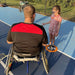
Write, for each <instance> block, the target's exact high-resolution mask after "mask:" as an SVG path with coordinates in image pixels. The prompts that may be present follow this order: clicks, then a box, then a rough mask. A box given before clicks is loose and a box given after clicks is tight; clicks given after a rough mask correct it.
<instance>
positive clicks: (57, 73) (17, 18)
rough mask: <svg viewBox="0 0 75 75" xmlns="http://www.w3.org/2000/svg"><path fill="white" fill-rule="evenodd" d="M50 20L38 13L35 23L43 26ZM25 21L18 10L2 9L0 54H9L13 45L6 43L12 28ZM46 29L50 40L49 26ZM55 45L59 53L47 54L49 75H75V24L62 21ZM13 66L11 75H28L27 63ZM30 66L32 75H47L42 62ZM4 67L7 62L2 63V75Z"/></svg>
mask: <svg viewBox="0 0 75 75" xmlns="http://www.w3.org/2000/svg"><path fill="white" fill-rule="evenodd" d="M49 20H50V17H47V16H43V15H40V14H37V13H36V18H35V23H37V24H40V25H42V23H44V22H47V21H49ZM23 21H24V15H23V12H19V10H18V9H16V8H10V7H5V8H2V7H1V8H0V54H1V53H4V54H7V53H8V51H9V48H10V47H11V45H8V44H7V43H6V37H7V34H8V30H9V28H10V26H11V25H12V24H14V23H17V22H23ZM44 28H45V30H46V32H47V35H48V38H49V33H48V28H49V25H45V26H44ZM55 45H56V46H57V47H58V49H59V50H58V51H57V52H55V53H49V52H46V54H47V58H48V62H49V67H50V72H49V74H48V75H75V22H70V21H67V20H63V21H62V24H61V28H60V32H59V36H58V37H56V41H55ZM0 59H1V58H0ZM13 65H14V66H13ZM13 65H12V70H11V75H26V71H27V70H26V63H25V64H23V63H16V62H14V63H13ZM29 65H30V67H29V72H30V75H46V73H45V70H44V67H43V64H42V62H40V64H38V63H37V62H30V63H29ZM4 67H5V60H3V61H1V63H0V75H5V74H4Z"/></svg>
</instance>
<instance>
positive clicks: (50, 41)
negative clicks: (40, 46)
mask: <svg viewBox="0 0 75 75" xmlns="http://www.w3.org/2000/svg"><path fill="white" fill-rule="evenodd" d="M51 43H52V34H50V43H49V44H50V45H51Z"/></svg>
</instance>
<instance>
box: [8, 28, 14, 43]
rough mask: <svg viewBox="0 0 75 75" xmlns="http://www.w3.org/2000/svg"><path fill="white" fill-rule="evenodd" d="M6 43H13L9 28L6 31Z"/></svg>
mask: <svg viewBox="0 0 75 75" xmlns="http://www.w3.org/2000/svg"><path fill="white" fill-rule="evenodd" d="M7 43H8V44H13V41H12V36H11V29H10V30H9V32H8V36H7Z"/></svg>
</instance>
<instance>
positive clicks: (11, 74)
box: [0, 61, 14, 75]
mask: <svg viewBox="0 0 75 75" xmlns="http://www.w3.org/2000/svg"><path fill="white" fill-rule="evenodd" d="M0 63H1V65H2V66H3V67H4V69H5V68H6V65H5V64H4V62H3V61H0ZM9 75H14V74H13V73H12V72H11V71H9Z"/></svg>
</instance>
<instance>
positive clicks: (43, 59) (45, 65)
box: [41, 50, 49, 74]
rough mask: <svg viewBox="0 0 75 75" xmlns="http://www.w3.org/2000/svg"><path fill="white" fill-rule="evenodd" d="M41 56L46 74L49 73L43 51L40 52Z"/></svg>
mask: <svg viewBox="0 0 75 75" xmlns="http://www.w3.org/2000/svg"><path fill="white" fill-rule="evenodd" d="M41 56H42V62H43V65H44V68H45V71H46V73H47V74H48V73H49V65H48V60H47V58H46V54H45V51H44V50H43V51H42V52H41Z"/></svg>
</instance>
